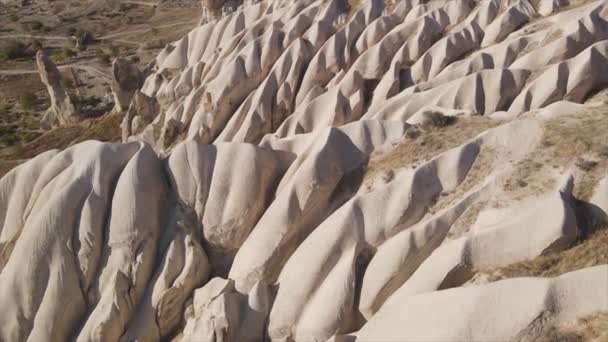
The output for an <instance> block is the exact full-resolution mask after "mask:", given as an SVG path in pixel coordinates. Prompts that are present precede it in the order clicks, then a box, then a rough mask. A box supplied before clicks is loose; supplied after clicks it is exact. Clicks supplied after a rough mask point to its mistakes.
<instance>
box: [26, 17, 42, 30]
mask: <svg viewBox="0 0 608 342" xmlns="http://www.w3.org/2000/svg"><path fill="white" fill-rule="evenodd" d="M28 28H29V29H30V30H32V31H40V30H42V29H43V28H44V25H43V24H42V23H41V22H39V21H38V20H34V21H31V22H29V23H28Z"/></svg>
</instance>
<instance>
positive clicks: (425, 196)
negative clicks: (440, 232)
mask: <svg viewBox="0 0 608 342" xmlns="http://www.w3.org/2000/svg"><path fill="white" fill-rule="evenodd" d="M478 152H479V147H478V146H477V145H476V144H468V145H465V146H463V147H462V148H458V149H456V150H454V151H450V152H447V153H445V154H442V155H440V156H439V157H437V158H435V159H433V160H431V161H429V162H428V163H426V164H424V165H422V166H420V167H419V168H418V169H416V170H415V171H413V172H410V171H409V170H408V171H404V172H402V173H400V174H399V175H397V176H396V177H395V178H394V179H393V180H392V181H391V182H389V183H388V184H387V185H385V186H383V187H381V188H378V189H377V190H375V191H373V192H370V193H366V194H358V195H356V196H354V197H353V198H352V199H351V200H349V201H348V202H347V203H345V204H344V205H342V206H341V207H340V208H339V209H338V210H336V211H335V212H334V213H333V214H332V215H330V216H329V217H328V218H327V219H326V220H324V221H323V223H321V225H319V227H317V228H316V229H315V231H314V232H312V234H310V235H309V236H308V237H307V238H306V240H304V242H303V243H302V244H301V245H300V246H299V247H298V249H297V250H296V251H295V253H294V254H293V255H292V256H291V257H290V258H289V260H288V262H287V264H285V267H284V268H283V270H282V271H281V274H280V276H279V278H278V280H277V283H278V287H279V288H278V292H277V296H276V299H275V302H274V305H273V309H272V311H271V314H270V318H269V328H268V329H269V335H270V337H271V338H273V339H277V340H283V339H287V340H289V339H290V338H295V340H298V341H300V340H301V341H307V340H327V339H328V338H330V337H331V336H333V335H334V334H336V333H344V332H348V331H352V330H353V328H357V324H358V323H357V321H356V320H357V317H356V311H355V309H356V308H355V307H354V303H355V291H356V288H357V283H358V282H360V280H357V278H358V277H359V279H360V278H361V277H362V272H363V271H364V267H365V263H366V261H365V259H366V258H369V257H370V255H372V254H373V253H374V250H375V248H377V247H378V246H380V245H381V244H382V243H383V242H384V241H385V240H386V239H388V238H390V237H391V236H394V235H395V234H397V233H398V232H399V231H401V230H403V229H406V228H408V227H409V226H411V225H412V224H414V223H415V222H417V221H418V220H420V218H421V217H422V216H423V215H424V214H425V212H426V210H427V208H428V207H429V206H430V203H431V202H432V201H433V200H434V199H435V198H436V197H437V196H438V195H439V194H440V193H441V192H442V191H450V190H452V189H454V188H455V187H456V186H457V185H458V184H459V183H460V182H461V181H462V180H463V179H464V177H465V176H466V174H467V172H468V170H469V168H470V167H471V165H472V163H473V161H474V160H475V157H476V156H477V153H478ZM313 250H314V251H315V252H314V253H311V251H313ZM288 303H289V304H288ZM321 312H323V313H328V314H327V315H321V314H320V313H321Z"/></svg>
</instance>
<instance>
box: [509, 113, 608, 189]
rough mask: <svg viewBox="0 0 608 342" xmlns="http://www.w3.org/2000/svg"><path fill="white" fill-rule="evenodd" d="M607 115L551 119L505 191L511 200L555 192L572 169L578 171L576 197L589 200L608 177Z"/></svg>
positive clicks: (517, 165)
mask: <svg viewBox="0 0 608 342" xmlns="http://www.w3.org/2000/svg"><path fill="white" fill-rule="evenodd" d="M607 142H608V112H606V110H605V107H596V108H591V109H589V110H588V111H586V112H584V113H579V114H575V115H567V116H566V115H564V116H560V117H557V118H554V119H550V120H548V121H547V122H546V124H545V126H544V131H543V136H542V138H541V142H540V144H539V146H538V148H536V149H535V150H534V151H532V152H531V153H530V154H529V155H528V156H527V157H526V158H524V159H522V160H520V161H518V162H517V163H516V164H515V168H514V170H513V173H512V174H511V176H510V177H509V178H508V179H507V180H506V182H505V186H504V189H505V190H506V191H508V192H510V196H509V197H510V198H513V199H514V200H517V199H522V198H525V197H528V196H532V195H538V194H540V193H543V192H546V191H549V190H551V189H554V188H555V187H556V186H557V184H556V178H555V177H552V176H551V175H552V174H553V175H560V174H563V173H564V172H565V170H566V169H567V168H569V167H575V168H576V169H577V177H575V182H576V183H575V187H574V189H575V192H574V194H575V196H576V197H577V198H579V199H581V200H585V201H586V200H588V199H589V198H590V197H591V195H592V194H593V191H594V189H595V187H596V185H597V183H598V182H599V180H600V179H601V178H603V177H605V176H606V174H607V173H608V143H607Z"/></svg>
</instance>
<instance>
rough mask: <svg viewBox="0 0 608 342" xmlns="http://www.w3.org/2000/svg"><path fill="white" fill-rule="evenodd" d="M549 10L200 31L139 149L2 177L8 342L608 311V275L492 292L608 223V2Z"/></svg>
mask: <svg viewBox="0 0 608 342" xmlns="http://www.w3.org/2000/svg"><path fill="white" fill-rule="evenodd" d="M549 2H551V4H549V5H544V2H543V4H540V3H538V2H537V1H529V0H515V1H506V2H505V1H498V0H481V1H473V0H434V1H417V0H404V1H398V2H394V1H382V0H371V1H347V0H298V1H293V0H280V1H263V2H259V3H255V4H248V5H247V6H245V7H243V8H241V9H239V10H237V11H235V12H234V13H230V14H228V13H225V14H224V15H223V16H222V17H221V18H219V19H217V20H216V21H214V22H213V23H208V24H203V25H200V26H198V27H196V28H194V29H193V30H192V31H191V32H190V33H188V34H187V35H186V36H185V37H184V38H183V39H180V40H179V41H177V42H174V43H171V44H169V45H168V46H167V47H166V48H165V49H164V50H163V51H162V52H161V53H160V54H159V55H158V56H157V58H156V60H155V61H154V63H153V64H154V67H153V69H152V70H151V74H150V75H149V76H148V77H147V78H146V79H145V81H144V82H143V84H142V86H141V88H140V89H139V90H136V91H135V92H134V94H133V99H132V100H131V101H130V105H129V108H128V110H127V111H126V114H125V118H124V120H123V124H122V129H123V139H124V141H125V143H123V144H107V143H99V142H91V141H88V142H84V143H81V144H78V145H76V146H73V147H70V148H67V149H65V150H64V151H48V152H46V153H43V154H41V155H39V156H37V157H35V158H33V159H31V160H29V161H26V162H24V163H23V164H22V165H20V166H19V167H17V168H15V169H14V170H13V171H11V172H9V173H8V174H7V175H6V176H4V177H3V178H1V179H0V308H1V310H0V340H2V341H5V340H6V341H13V340H14V341H22V340H69V339H77V340H107V341H120V340H122V341H135V340H137V341H158V340H169V339H172V340H173V339H174V340H176V341H194V340H205V341H207V340H209V341H220V340H221V341H264V340H276V341H296V342H299V341H304V342H307V341H328V340H329V341H332V340H333V341H350V342H352V341H407V340H413V341H414V340H415V341H469V340H487V341H494V340H518V339H536V338H539V337H540V336H539V332H541V331H544V330H545V329H548V328H549V327H550V326H551V325H552V324H558V325H563V324H570V323H571V322H574V321H576V320H577V319H580V318H583V317H586V316H588V315H593V314H594V313H595V312H602V311H604V312H608V300H607V298H606V291H605V289H606V286H608V284H606V281H607V278H606V273H607V271H608V270H607V269H606V266H605V265H604V266H598V267H591V266H596V265H597V264H598V263H600V262H602V260H603V259H602V258H603V256H599V257H597V258H595V257H590V256H588V255H585V256H583V258H582V259H583V260H579V259H578V258H576V260H568V262H569V265H570V264H576V263H578V262H580V264H578V266H576V267H575V268H583V269H582V270H577V271H574V272H570V273H566V272H565V271H564V269H562V268H559V269H553V271H555V272H556V273H552V274H551V278H549V277H547V278H540V277H529V278H521V277H520V278H518V279H509V280H504V281H494V279H492V278H490V276H487V275H488V274H492V275H494V274H498V276H500V277H503V276H504V277H506V276H508V275H506V273H505V274H502V273H500V272H501V271H503V270H506V269H511V268H514V267H522V268H524V269H525V272H529V273H526V274H532V275H534V276H537V275H539V274H541V275H542V274H546V273H544V272H545V271H546V270H545V269H544V268H543V270H541V271H539V270H534V269H532V270H529V269H528V268H527V266H526V267H524V266H521V265H530V263H534V262H540V261H539V260H550V261H551V265H550V267H553V266H552V265H554V261H555V260H558V261H557V262H559V260H560V258H561V257H563V256H564V255H568V253H570V252H573V251H575V250H577V248H583V247H585V245H584V244H585V243H587V242H592V241H588V240H586V239H592V238H593V237H590V235H589V234H590V232H591V231H592V230H593V229H599V228H597V227H602V225H603V224H605V223H606V222H607V219H606V218H607V217H608V215H607V214H606V210H607V208H608V195H607V194H608V185H607V184H608V181H606V179H607V178H606V174H608V152H607V151H606V148H605V146H604V145H605V141H606V139H608V136H607V135H606V132H608V124H607V123H606V122H607V121H606V120H605V113H606V108H607V107H606V88H607V87H608V79H607V78H606V77H607V76H606V75H608V63H607V56H608V45H607V40H606V39H608V5H607V4H606V1H603V0H602V1H584V2H582V3H581V2H577V3H576V5H575V6H571V7H568V6H567V5H565V4H564V2H563V1H560V0H555V1H553V0H551V1H548V2H547V3H549ZM222 3H223V2H215V3H208V5H211V6H220V4H222ZM221 6H224V7H225V6H227V3H223V4H222V5H221ZM558 9H559V11H558ZM117 68H118V67H117ZM127 68H128V67H127ZM134 74H135V73H134ZM117 76H120V75H117ZM448 117H449V118H448ZM155 152H156V153H155ZM604 234H605V232H604ZM600 236H601V235H600ZM603 245H604V244H603V242H602V245H601V246H599V247H597V246H596V247H597V248H596V249H594V250H593V253H590V254H594V255H596V256H597V255H598V254H601V253H604V251H603V250H602V248H603V247H602V246H603ZM600 252H601V253H600ZM585 258H588V260H587V259H585ZM530 259H532V260H530ZM598 260H599V261H598ZM568 271H571V269H568ZM486 276H487V277H486ZM491 281H493V282H492V283H490V282H491Z"/></svg>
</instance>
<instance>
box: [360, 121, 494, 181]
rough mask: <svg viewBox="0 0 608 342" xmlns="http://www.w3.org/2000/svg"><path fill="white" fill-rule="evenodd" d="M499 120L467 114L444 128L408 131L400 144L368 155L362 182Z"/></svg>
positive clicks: (407, 164) (425, 156)
mask: <svg viewBox="0 0 608 342" xmlns="http://www.w3.org/2000/svg"><path fill="white" fill-rule="evenodd" d="M500 123H501V121H498V120H496V119H491V118H488V117H483V116H471V117H461V118H459V120H457V121H456V122H454V123H453V124H451V125H448V126H444V127H436V126H433V125H428V126H426V127H425V128H424V130H420V131H419V132H418V133H417V132H416V131H415V130H413V131H410V132H408V133H407V134H406V137H405V138H404V139H403V140H402V141H401V143H399V144H397V145H396V146H394V147H393V148H391V149H390V150H388V151H379V152H375V153H373V154H372V155H371V157H370V162H369V164H368V167H367V170H366V172H365V176H364V180H363V183H364V184H366V185H371V184H373V182H374V179H377V178H379V177H381V176H382V175H384V174H386V173H387V172H391V171H393V170H396V169H402V168H406V167H412V168H415V167H417V166H418V165H420V164H421V163H423V162H425V161H428V160H430V159H431V158H433V157H435V156H437V155H438V154H440V153H442V152H445V151H447V150H449V149H451V148H454V147H456V146H459V145H462V144H463V143H465V142H467V141H469V140H471V139H473V138H474V137H476V136H477V135H479V134H480V133H482V132H484V131H486V130H488V129H490V128H493V127H496V126H498V125H499V124H500Z"/></svg>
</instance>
